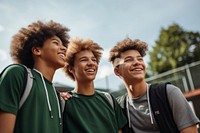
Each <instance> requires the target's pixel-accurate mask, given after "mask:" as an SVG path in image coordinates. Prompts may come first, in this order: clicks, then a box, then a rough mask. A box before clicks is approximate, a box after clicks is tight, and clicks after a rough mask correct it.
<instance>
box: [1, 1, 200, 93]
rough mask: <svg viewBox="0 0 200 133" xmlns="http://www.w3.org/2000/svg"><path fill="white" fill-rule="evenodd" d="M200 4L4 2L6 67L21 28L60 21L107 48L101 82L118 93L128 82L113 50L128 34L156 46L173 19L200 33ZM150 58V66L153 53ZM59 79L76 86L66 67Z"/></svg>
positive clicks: (99, 84) (97, 82)
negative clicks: (114, 63) (121, 74)
mask: <svg viewBox="0 0 200 133" xmlns="http://www.w3.org/2000/svg"><path fill="white" fill-rule="evenodd" d="M199 5H200V1H199V0H167V1H162V0H149V1H148V0H18V1H17V0H0V71H2V70H3V68H4V67H6V66H7V65H9V64H11V63H12V60H11V58H10V54H9V47H10V42H11V39H12V36H13V35H14V34H16V33H17V32H18V30H19V29H20V28H22V27H27V25H28V24H30V23H32V22H35V21H37V20H42V21H49V20H54V21H56V22H59V23H61V24H63V25H65V26H67V27H68V28H69V29H70V32H69V34H70V36H71V37H72V38H74V37H79V38H83V39H92V40H94V41H95V42H97V43H98V44H99V45H101V46H102V47H103V48H104V52H103V56H102V59H101V61H100V64H99V70H98V74H97V77H96V79H95V86H96V87H99V88H104V89H106V88H109V89H111V90H113V91H115V90H117V89H119V86H120V85H121V84H122V81H121V80H120V79H119V78H118V77H116V76H115V75H114V73H113V68H112V65H111V64H110V63H109V62H108V56H109V50H110V49H111V48H112V47H113V46H114V45H115V44H116V43H117V42H119V41H121V40H123V39H124V38H126V37H129V38H133V39H136V38H137V39H140V40H142V41H145V42H147V44H148V46H149V50H151V48H152V46H153V45H154V44H155V41H156V40H157V39H158V37H159V33H160V30H161V28H167V27H168V26H170V25H172V24H173V23H177V24H178V25H179V26H181V27H182V28H183V29H184V30H186V31H193V32H200V15H199V13H200V8H199ZM144 59H145V62H146V64H147V62H148V61H149V57H148V55H147V56H146V57H145V58H144ZM147 67H148V66H147ZM53 82H58V83H61V84H65V85H69V86H72V87H73V86H74V82H73V81H71V80H70V79H69V78H67V77H66V76H65V75H64V74H63V72H62V71H61V70H58V71H56V74H55V76H54V79H53Z"/></svg>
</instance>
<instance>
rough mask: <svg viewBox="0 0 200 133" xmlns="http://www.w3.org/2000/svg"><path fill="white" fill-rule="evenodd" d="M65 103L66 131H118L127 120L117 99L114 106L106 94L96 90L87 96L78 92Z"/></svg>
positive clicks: (77, 132)
mask: <svg viewBox="0 0 200 133" xmlns="http://www.w3.org/2000/svg"><path fill="white" fill-rule="evenodd" d="M72 95H73V97H72V98H71V99H70V100H68V101H67V102H66V104H65V110H64V114H63V120H64V122H63V127H64V133H117V132H118V130H119V129H121V128H122V127H123V126H124V125H125V124H126V122H127V120H126V118H125V116H124V115H123V113H122V110H121V108H120V106H119V105H118V103H117V101H116V100H115V99H114V98H113V102H114V108H113V107H112V106H111V104H110V103H109V101H108V99H107V98H106V96H105V95H104V94H103V93H101V92H98V91H96V92H95V94H94V95H90V96H85V95H81V94H77V93H73V94H72Z"/></svg>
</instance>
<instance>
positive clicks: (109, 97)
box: [102, 92, 114, 109]
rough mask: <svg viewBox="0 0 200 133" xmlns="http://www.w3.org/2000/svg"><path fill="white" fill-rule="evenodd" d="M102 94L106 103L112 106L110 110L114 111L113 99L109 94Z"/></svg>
mask: <svg viewBox="0 0 200 133" xmlns="http://www.w3.org/2000/svg"><path fill="white" fill-rule="evenodd" d="M102 93H104V95H105V96H106V98H107V99H108V102H109V103H110V105H111V106H112V108H113V109H114V102H113V98H112V96H111V95H110V93H108V92H102Z"/></svg>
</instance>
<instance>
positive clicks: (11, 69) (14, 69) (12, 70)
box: [2, 64, 26, 76]
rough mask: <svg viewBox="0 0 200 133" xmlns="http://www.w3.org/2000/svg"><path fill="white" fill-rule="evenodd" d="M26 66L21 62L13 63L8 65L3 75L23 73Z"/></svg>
mask: <svg viewBox="0 0 200 133" xmlns="http://www.w3.org/2000/svg"><path fill="white" fill-rule="evenodd" d="M25 71H26V70H25V67H24V66H23V65H20V64H12V65H9V66H7V67H6V68H5V69H4V70H3V73H2V75H4V76H5V75H21V74H24V72H25Z"/></svg>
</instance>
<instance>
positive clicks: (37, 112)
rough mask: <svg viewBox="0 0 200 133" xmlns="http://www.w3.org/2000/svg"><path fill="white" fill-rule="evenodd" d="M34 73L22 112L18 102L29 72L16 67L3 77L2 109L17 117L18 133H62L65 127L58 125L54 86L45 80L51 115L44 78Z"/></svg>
mask: <svg viewBox="0 0 200 133" xmlns="http://www.w3.org/2000/svg"><path fill="white" fill-rule="evenodd" d="M31 71H32V74H33V77H34V80H33V86H32V89H31V91H30V94H29V95H28V97H27V99H26V101H25V103H24V104H23V106H22V107H21V108H20V109H19V102H20V98H21V96H22V94H23V91H24V88H25V84H26V79H27V77H26V74H25V73H26V70H25V69H24V68H23V67H21V66H19V65H13V66H11V67H9V68H8V69H7V70H6V71H5V72H4V73H3V75H2V76H1V78H0V109H1V110H3V111H5V112H9V113H12V114H15V115H16V116H17V117H16V123H15V129H14V132H15V133H62V128H63V127H62V124H60V122H59V111H58V104H57V99H56V95H55V92H54V90H53V87H52V83H51V82H50V81H48V80H46V79H45V78H44V81H45V84H46V87H47V92H48V96H49V103H50V107H51V112H50V111H49V107H48V103H47V95H46V93H45V88H44V84H43V82H42V78H41V76H40V74H39V73H38V72H36V71H34V70H31ZM51 114H52V115H51ZM51 116H53V118H51Z"/></svg>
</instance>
